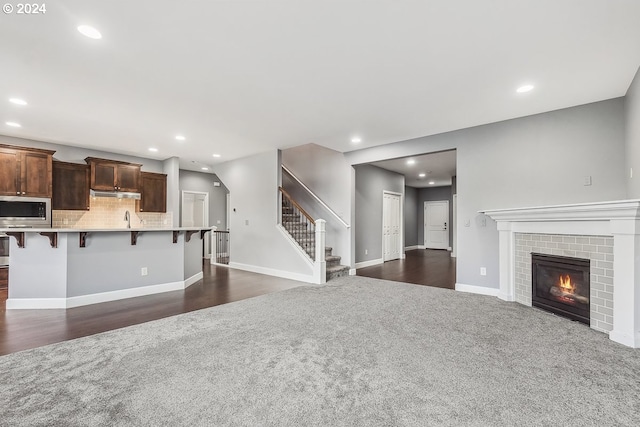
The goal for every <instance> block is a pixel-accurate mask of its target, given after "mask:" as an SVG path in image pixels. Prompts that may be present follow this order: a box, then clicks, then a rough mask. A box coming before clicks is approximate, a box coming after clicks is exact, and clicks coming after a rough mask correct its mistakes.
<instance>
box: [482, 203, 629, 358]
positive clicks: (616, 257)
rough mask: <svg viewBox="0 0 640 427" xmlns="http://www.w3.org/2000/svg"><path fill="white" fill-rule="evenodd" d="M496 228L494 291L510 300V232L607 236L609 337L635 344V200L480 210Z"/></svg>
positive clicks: (512, 288)
mask: <svg viewBox="0 0 640 427" xmlns="http://www.w3.org/2000/svg"><path fill="white" fill-rule="evenodd" d="M481 213H483V214H485V215H487V216H489V217H490V218H491V219H493V220H495V221H496V222H497V228H498V231H499V234H500V292H499V294H498V297H499V298H501V299H503V300H505V301H514V299H515V297H514V295H515V277H514V263H515V253H514V251H515V248H514V246H515V245H514V242H515V233H539V234H579V235H586V236H613V238H614V247H613V264H614V277H613V288H614V290H613V303H614V307H613V330H612V331H611V332H610V333H609V337H610V338H611V339H612V340H614V341H616V342H619V343H621V344H624V345H627V346H629V347H634V348H640V200H620V201H612V202H597V203H578V204H571V205H556V206H540V207H530V208H514V209H494V210H486V211H481Z"/></svg>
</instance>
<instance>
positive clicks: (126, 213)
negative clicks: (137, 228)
mask: <svg viewBox="0 0 640 427" xmlns="http://www.w3.org/2000/svg"><path fill="white" fill-rule="evenodd" d="M124 220H125V221H127V228H131V215H130V214H129V211H126V212H125V213H124Z"/></svg>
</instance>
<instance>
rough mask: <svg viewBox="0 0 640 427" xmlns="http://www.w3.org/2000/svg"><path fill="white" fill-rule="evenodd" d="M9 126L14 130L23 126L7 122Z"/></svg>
mask: <svg viewBox="0 0 640 427" xmlns="http://www.w3.org/2000/svg"><path fill="white" fill-rule="evenodd" d="M6 125H7V126H11V127H12V128H21V127H22V126H21V125H20V123H16V122H6Z"/></svg>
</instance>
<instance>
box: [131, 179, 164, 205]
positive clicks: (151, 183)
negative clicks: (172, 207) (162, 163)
mask: <svg viewBox="0 0 640 427" xmlns="http://www.w3.org/2000/svg"><path fill="white" fill-rule="evenodd" d="M140 180H141V182H142V185H141V188H142V191H141V192H140V193H141V195H140V200H137V201H136V210H137V211H138V212H166V211H167V175H165V174H163V173H152V172H141V173H140Z"/></svg>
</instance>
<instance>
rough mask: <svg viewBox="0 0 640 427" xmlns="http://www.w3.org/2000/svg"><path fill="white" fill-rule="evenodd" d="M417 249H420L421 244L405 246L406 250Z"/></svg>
mask: <svg viewBox="0 0 640 427" xmlns="http://www.w3.org/2000/svg"><path fill="white" fill-rule="evenodd" d="M416 249H420V246H418V245H413V246H406V247H405V248H404V250H405V252H406V251H413V250H416Z"/></svg>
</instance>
